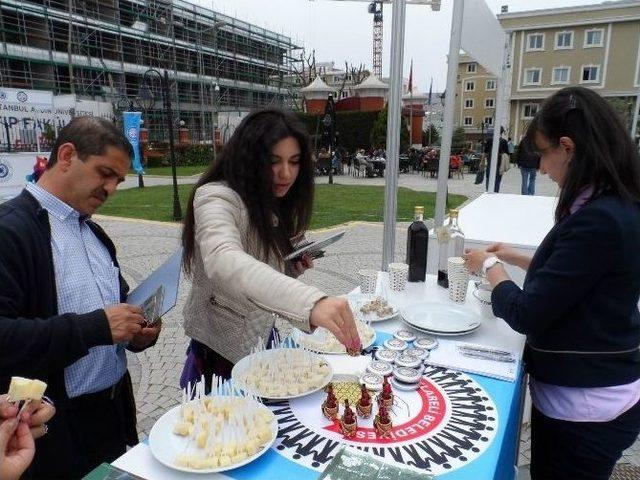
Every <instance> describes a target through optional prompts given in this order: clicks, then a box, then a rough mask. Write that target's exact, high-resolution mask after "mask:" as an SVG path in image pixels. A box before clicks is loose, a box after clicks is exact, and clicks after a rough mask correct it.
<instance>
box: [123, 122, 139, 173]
mask: <svg viewBox="0 0 640 480" xmlns="http://www.w3.org/2000/svg"><path fill="white" fill-rule="evenodd" d="M141 116H142V114H141V113H140V112H124V113H123V114H122V117H123V124H124V125H123V127H124V134H125V136H126V137H127V139H128V140H129V143H130V144H131V146H132V147H133V159H132V161H131V163H132V166H133V169H134V170H135V171H136V173H138V174H144V169H143V168H142V163H141V161H140V146H139V145H140V117H141Z"/></svg>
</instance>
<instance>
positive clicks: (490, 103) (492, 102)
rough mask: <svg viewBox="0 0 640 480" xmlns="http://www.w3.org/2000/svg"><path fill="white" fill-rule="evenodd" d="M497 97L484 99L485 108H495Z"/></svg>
mask: <svg viewBox="0 0 640 480" xmlns="http://www.w3.org/2000/svg"><path fill="white" fill-rule="evenodd" d="M495 103H496V101H495V99H494V98H485V99H484V108H494V107H495Z"/></svg>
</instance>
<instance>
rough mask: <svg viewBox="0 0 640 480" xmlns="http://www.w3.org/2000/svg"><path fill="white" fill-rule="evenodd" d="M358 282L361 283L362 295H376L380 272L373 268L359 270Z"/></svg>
mask: <svg viewBox="0 0 640 480" xmlns="http://www.w3.org/2000/svg"><path fill="white" fill-rule="evenodd" d="M358 282H359V283H360V291H361V292H362V293H364V294H368V295H372V294H374V293H376V286H377V283H378V271H377V270H373V269H371V268H366V269H363V270H358Z"/></svg>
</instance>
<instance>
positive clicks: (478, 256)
mask: <svg viewBox="0 0 640 480" xmlns="http://www.w3.org/2000/svg"><path fill="white" fill-rule="evenodd" d="M493 256H495V253H489V252H488V251H486V250H480V249H479V248H476V249H471V248H467V249H466V250H465V252H464V254H463V255H462V258H464V260H465V262H464V266H465V267H467V270H469V271H470V272H471V273H475V274H477V275H480V274H482V264H483V263H484V261H485V260H486V259H487V258H489V257H493Z"/></svg>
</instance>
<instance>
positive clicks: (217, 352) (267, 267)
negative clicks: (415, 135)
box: [181, 108, 361, 389]
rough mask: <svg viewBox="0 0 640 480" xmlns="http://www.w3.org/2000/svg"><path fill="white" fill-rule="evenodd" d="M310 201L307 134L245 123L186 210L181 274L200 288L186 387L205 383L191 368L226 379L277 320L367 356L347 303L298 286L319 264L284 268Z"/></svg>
mask: <svg viewBox="0 0 640 480" xmlns="http://www.w3.org/2000/svg"><path fill="white" fill-rule="evenodd" d="M313 195H314V182H313V170H312V165H311V155H310V148H309V143H308V135H307V133H306V131H305V130H304V127H303V126H302V125H301V124H300V123H299V121H298V120H297V119H296V118H295V117H294V116H293V115H292V114H291V113H288V112H285V111H284V110H279V109H275V108H274V109H266V110H260V111H256V112H254V113H252V114H250V115H248V116H247V117H246V118H245V119H244V120H243V121H242V123H241V124H240V125H239V126H238V128H237V129H236V130H235V132H234V134H233V135H232V137H231V139H230V140H229V142H228V143H227V145H226V146H225V149H224V151H223V153H222V155H220V156H219V157H218V161H217V162H215V163H213V164H212V165H211V166H210V167H209V169H208V170H207V171H206V172H205V173H204V174H203V175H202V177H201V178H200V180H199V181H198V183H197V184H196V185H195V187H194V189H193V191H192V193H191V198H190V200H189V203H188V206H187V214H186V219H185V224H184V230H183V233H182V245H183V247H184V258H183V265H184V270H185V272H186V273H187V274H189V275H190V276H191V278H192V280H193V282H192V287H191V291H190V293H189V297H188V298H187V303H186V305H185V308H184V319H185V320H184V329H185V333H186V334H187V336H189V337H190V338H192V339H193V340H192V342H191V344H190V347H189V352H188V357H187V363H186V365H185V371H184V372H183V373H184V375H183V378H182V379H181V382H182V383H183V384H185V383H186V382H187V381H191V380H193V379H197V378H199V377H198V373H200V372H197V371H196V372H193V371H190V370H192V369H191V366H190V364H191V363H195V364H196V365H201V368H202V372H201V373H204V375H205V379H207V381H208V382H209V381H210V378H211V375H212V374H214V373H215V374H216V375H219V376H222V377H225V378H228V377H229V376H230V374H231V369H232V367H233V365H234V364H235V363H237V362H238V361H239V360H240V359H241V358H243V357H245V356H246V355H248V354H249V353H250V352H251V350H252V349H253V348H254V347H255V346H256V345H257V344H258V342H259V341H260V342H262V343H263V344H265V343H267V344H268V343H269V341H268V340H269V339H270V338H273V330H274V323H275V319H276V317H279V318H282V319H284V320H286V321H287V322H288V323H289V324H291V325H292V326H295V327H297V328H299V329H301V330H303V331H305V332H310V331H311V330H312V329H313V328H314V327H324V328H326V329H327V330H329V331H331V332H332V333H333V334H334V335H335V336H336V337H337V339H338V340H339V341H340V342H341V343H342V344H344V345H345V346H346V347H347V348H349V349H353V350H359V349H360V348H361V343H360V338H359V336H358V332H357V330H356V325H355V321H354V318H353V315H352V313H351V310H350V308H349V304H348V303H347V301H346V299H343V298H334V297H329V296H327V295H326V294H325V293H324V292H322V291H321V290H319V289H317V288H316V287H312V286H310V285H305V284H304V283H302V282H301V281H299V280H297V279H296V277H298V276H299V275H301V274H302V273H303V272H304V271H305V270H307V269H308V268H311V267H312V266H313V262H312V260H311V259H310V258H308V257H302V259H300V260H299V261H295V262H291V261H285V260H284V257H285V256H287V255H288V254H289V253H291V252H292V251H293V245H292V240H291V239H293V238H294V237H300V236H301V235H302V234H304V232H305V230H306V229H307V227H308V226H309V221H310V219H311V213H312V211H313V208H312V207H313V198H314V197H313ZM191 354H192V356H195V357H196V358H197V361H196V362H190V358H189V355H191ZM194 373H195V374H194ZM208 388H209V385H207V389H208Z"/></svg>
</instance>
